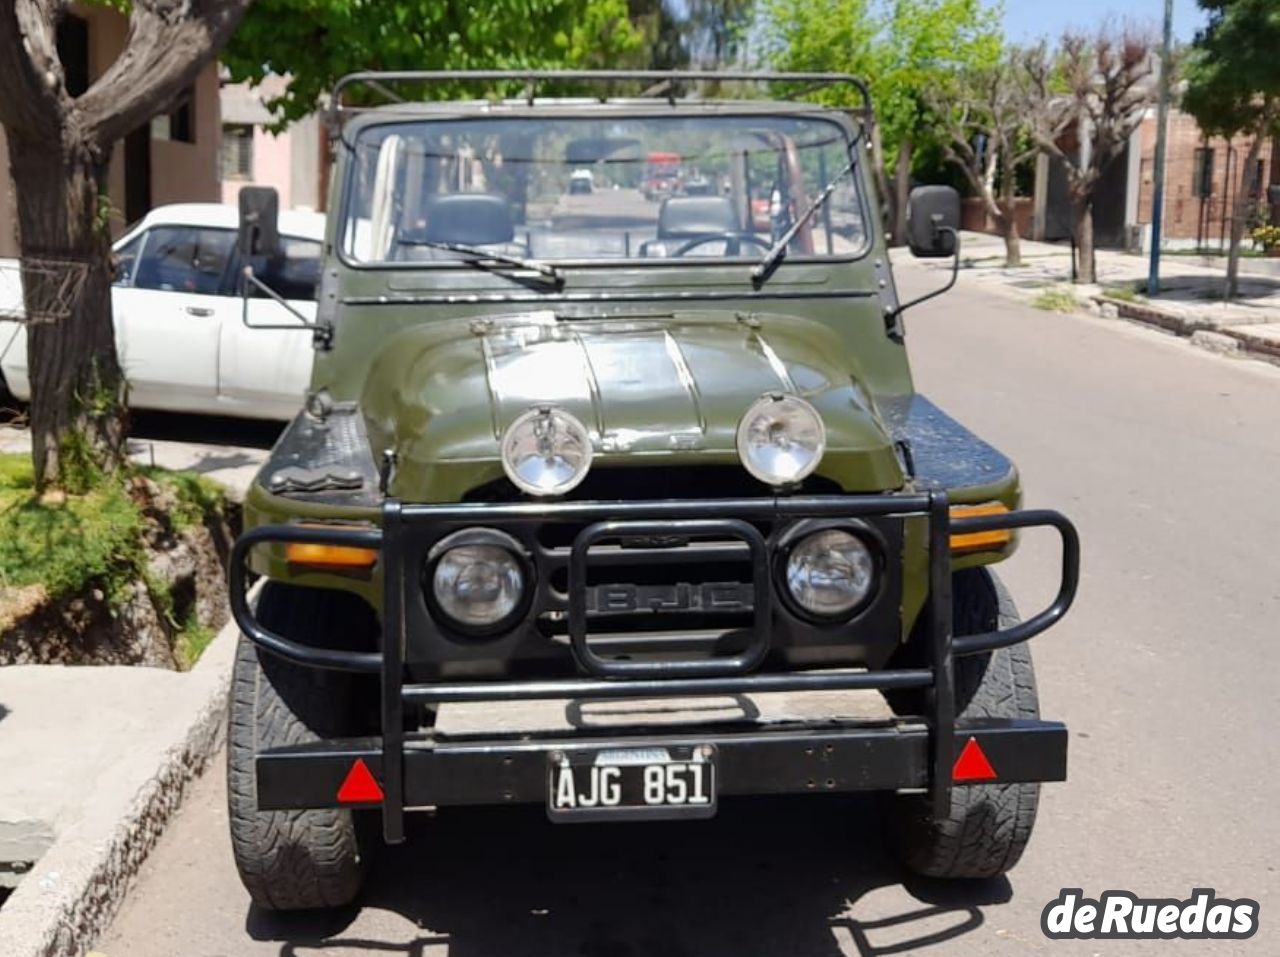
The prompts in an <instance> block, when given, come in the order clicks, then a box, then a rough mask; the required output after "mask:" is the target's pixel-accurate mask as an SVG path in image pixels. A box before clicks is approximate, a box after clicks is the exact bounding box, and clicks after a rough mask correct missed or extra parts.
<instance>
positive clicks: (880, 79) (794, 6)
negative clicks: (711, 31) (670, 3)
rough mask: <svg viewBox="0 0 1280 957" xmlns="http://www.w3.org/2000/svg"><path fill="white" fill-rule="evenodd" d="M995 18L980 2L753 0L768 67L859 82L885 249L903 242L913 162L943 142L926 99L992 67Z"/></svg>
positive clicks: (996, 49) (828, 95) (828, 94)
mask: <svg viewBox="0 0 1280 957" xmlns="http://www.w3.org/2000/svg"><path fill="white" fill-rule="evenodd" d="M999 17H1000V11H999V8H998V7H995V6H989V5H987V4H984V3H982V2H980V0H761V4H760V8H759V15H758V22H757V27H756V32H757V33H758V34H759V35H760V37H761V50H760V55H761V57H762V59H764V60H765V62H767V63H768V64H769V65H770V66H772V67H774V68H775V69H780V70H836V71H841V72H848V73H853V74H855V75H858V76H861V77H863V78H865V79H866V80H867V81H868V83H869V85H870V87H871V93H872V100H873V102H874V104H875V109H876V117H877V123H876V127H875V129H874V130H873V136H872V146H873V155H874V160H875V166H876V178H877V181H878V183H879V184H880V190H881V194H882V197H883V198H884V200H885V202H886V204H887V206H888V217H889V222H890V231H891V233H892V236H893V238H894V241H895V242H900V241H901V240H902V237H903V236H904V235H905V232H906V207H907V193H908V191H909V190H910V186H911V172H912V163H913V159H914V157H915V156H916V155H917V154H918V153H919V152H920V151H921V150H922V148H923V147H926V146H934V145H939V144H941V143H942V142H943V140H944V138H945V137H944V135H943V134H942V132H941V130H940V128H939V125H938V123H937V118H936V117H935V116H934V115H933V112H932V110H931V109H930V105H929V98H928V91H929V90H930V89H931V88H933V87H935V86H937V85H938V84H940V83H942V82H944V81H946V79H947V78H949V77H951V76H954V75H955V74H956V73H957V72H959V71H961V70H965V69H969V68H976V67H982V66H989V65H991V64H994V63H995V62H997V61H998V60H999V57H1000V50H1001V34H1000V29H999ZM821 96H822V97H823V98H824V102H827V103H830V104H832V105H847V106H852V105H856V104H854V103H853V102H852V101H851V100H849V99H848V98H849V96H850V94H849V92H848V91H840V90H836V91H824V93H823V94H821ZM833 97H835V98H839V97H844V98H845V101H844V102H835V100H833ZM890 168H892V170H893V175H892V178H890V175H889V169H890Z"/></svg>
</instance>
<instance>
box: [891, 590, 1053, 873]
mask: <svg viewBox="0 0 1280 957" xmlns="http://www.w3.org/2000/svg"><path fill="white" fill-rule="evenodd" d="M953 599H954V629H955V633H956V634H957V635H966V634H970V635H971V634H979V633H981V632H984V631H990V630H992V629H993V628H996V627H998V628H1001V629H1004V628H1009V627H1011V626H1012V625H1014V624H1016V623H1017V622H1018V621H1019V620H1020V619H1019V616H1018V610H1017V608H1015V607H1014V604H1013V599H1012V598H1011V597H1010V596H1009V593H1008V591H1007V590H1006V589H1005V587H1004V585H1003V584H1001V583H1000V580H999V579H998V578H996V577H995V575H994V574H992V573H991V572H989V571H988V570H986V569H983V568H979V569H971V570H967V571H963V572H959V573H957V574H956V576H955V578H954V579H953ZM955 678H956V709H957V718H958V719H959V720H968V719H972V718H1029V719H1035V718H1038V717H1039V716H1040V704H1039V700H1038V698H1037V696H1036V678H1035V671H1034V669H1033V668H1032V665H1031V651H1030V649H1028V648H1027V646H1026V645H1025V644H1020V645H1013V646H1012V647H1009V648H1002V649H1000V650H998V651H994V652H991V653H989V654H984V655H969V656H966V657H963V658H957V659H956V661H955ZM1039 800H1040V785H1039V784H1037V783H1021V784H977V785H962V786H959V787H956V788H955V789H953V790H952V792H951V813H950V815H948V816H947V817H945V818H941V819H938V818H935V817H934V816H933V813H932V807H931V805H930V802H929V798H928V796H927V795H895V796H894V797H893V798H892V799H891V804H890V809H889V810H890V818H891V827H890V833H891V834H892V836H893V841H894V846H895V851H896V852H897V855H898V857H899V859H900V860H901V861H902V863H903V864H905V865H906V867H907V868H908V869H909V870H911V871H914V872H915V873H917V874H921V875H924V876H926V877H940V878H970V879H972V878H991V877H997V876H999V875H1001V874H1004V873H1005V872H1006V871H1008V870H1010V869H1011V868H1012V867H1013V866H1014V865H1015V864H1017V863H1018V859H1019V858H1020V857H1022V852H1023V851H1024V850H1025V849H1026V846H1027V842H1028V841H1029V840H1030V838H1031V831H1032V828H1033V827H1034V825H1035V820H1036V808H1037V805H1038V804H1039Z"/></svg>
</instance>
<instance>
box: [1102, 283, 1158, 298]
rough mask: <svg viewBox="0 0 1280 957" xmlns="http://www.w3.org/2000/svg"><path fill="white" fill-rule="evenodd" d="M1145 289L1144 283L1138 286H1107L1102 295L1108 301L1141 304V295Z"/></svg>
mask: <svg viewBox="0 0 1280 957" xmlns="http://www.w3.org/2000/svg"><path fill="white" fill-rule="evenodd" d="M1146 288H1147V284H1146V283H1142V284H1141V285H1140V286H1136V285H1124V286H1108V287H1106V288H1105V289H1103V290H1102V294H1103V295H1104V296H1106V297H1107V298H1108V299H1119V300H1120V301H1121V302H1142V301H1143V296H1142V293H1143V292H1144V291H1146Z"/></svg>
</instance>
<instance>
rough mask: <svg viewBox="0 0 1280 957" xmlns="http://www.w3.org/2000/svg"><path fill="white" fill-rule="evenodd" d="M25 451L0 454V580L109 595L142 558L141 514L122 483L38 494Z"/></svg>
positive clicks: (1, 583)
mask: <svg viewBox="0 0 1280 957" xmlns="http://www.w3.org/2000/svg"><path fill="white" fill-rule="evenodd" d="M34 485H35V481H34V477H33V474H32V469H31V460H30V457H29V456H26V455H17V454H7V455H0V586H3V587H12V588H20V587H22V586H24V585H43V586H44V587H45V589H46V590H47V591H48V593H49V594H50V595H51V596H57V595H61V594H64V593H66V592H70V591H75V590H78V589H82V588H86V587H90V586H96V587H99V588H102V589H103V591H104V592H105V593H106V595H107V597H108V599H109V600H112V599H115V598H117V597H118V596H119V595H120V594H121V589H122V588H123V587H124V586H125V585H127V584H128V582H130V581H132V580H134V579H136V578H137V574H138V568H139V567H140V566H141V565H142V564H143V562H144V557H143V549H142V541H141V537H140V535H139V529H140V523H141V515H140V514H139V511H138V508H137V506H136V505H134V503H133V502H132V501H131V500H130V498H129V496H128V495H127V494H126V492H125V489H124V487H123V484H121V485H119V486H117V485H115V484H104V485H101V486H100V487H98V488H96V489H94V490H92V491H89V492H86V493H84V494H82V495H66V496H65V497H64V496H59V497H57V498H52V497H50V498H47V499H45V500H38V499H36V497H35V494H34Z"/></svg>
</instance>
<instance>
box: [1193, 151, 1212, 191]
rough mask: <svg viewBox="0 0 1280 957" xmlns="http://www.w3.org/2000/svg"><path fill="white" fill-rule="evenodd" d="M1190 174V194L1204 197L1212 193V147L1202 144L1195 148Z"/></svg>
mask: <svg viewBox="0 0 1280 957" xmlns="http://www.w3.org/2000/svg"><path fill="white" fill-rule="evenodd" d="M1191 175H1192V180H1191V195H1192V196H1195V197H1196V198H1198V199H1204V198H1205V197H1207V196H1212V195H1213V147H1209V146H1202V147H1200V148H1199V149H1197V150H1196V152H1195V158H1194V160H1193V167H1192V174H1191Z"/></svg>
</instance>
